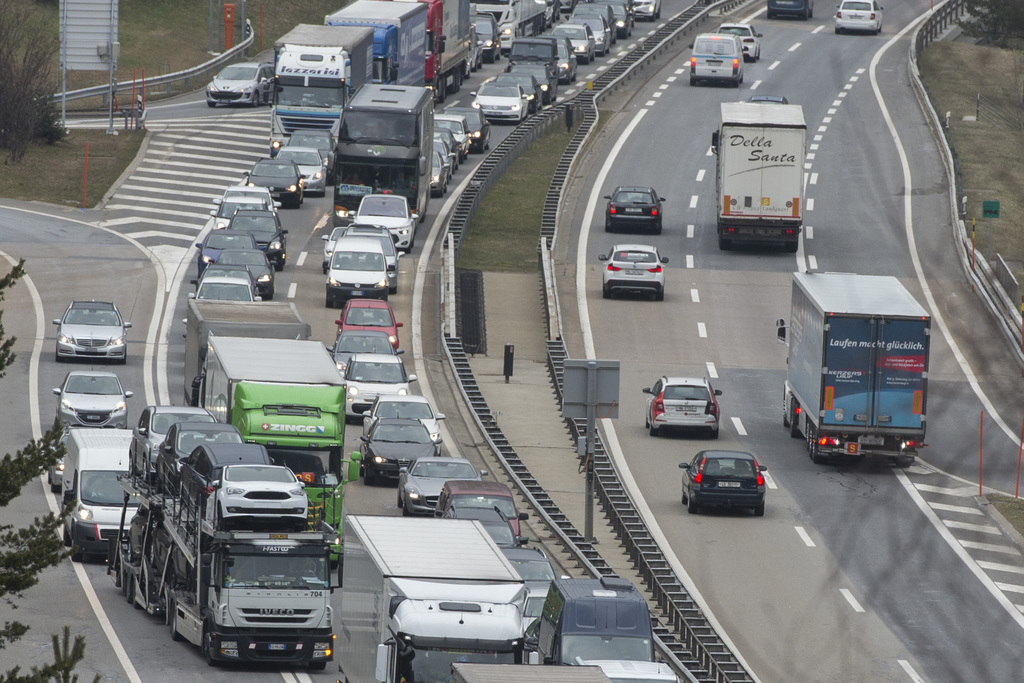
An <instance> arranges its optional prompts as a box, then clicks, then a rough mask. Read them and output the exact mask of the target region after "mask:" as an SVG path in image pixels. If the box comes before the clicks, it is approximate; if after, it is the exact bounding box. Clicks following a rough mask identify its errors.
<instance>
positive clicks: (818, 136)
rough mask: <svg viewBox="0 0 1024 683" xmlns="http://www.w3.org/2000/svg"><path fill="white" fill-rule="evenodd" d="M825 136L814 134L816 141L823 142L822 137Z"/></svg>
mask: <svg viewBox="0 0 1024 683" xmlns="http://www.w3.org/2000/svg"><path fill="white" fill-rule="evenodd" d="M823 137H825V136H823V135H815V136H814V141H815V142H821V139H822V138H823Z"/></svg>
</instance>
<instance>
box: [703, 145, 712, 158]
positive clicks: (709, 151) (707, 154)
mask: <svg viewBox="0 0 1024 683" xmlns="http://www.w3.org/2000/svg"><path fill="white" fill-rule="evenodd" d="M714 154H715V151H714V150H713V149H711V148H710V147H708V151H707V153H706V154H705V155H704V156H706V157H710V156H714Z"/></svg>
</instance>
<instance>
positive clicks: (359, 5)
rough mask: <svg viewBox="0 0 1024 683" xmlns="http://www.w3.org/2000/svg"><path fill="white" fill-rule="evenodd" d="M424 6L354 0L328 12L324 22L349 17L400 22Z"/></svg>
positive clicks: (388, 22) (378, 0) (407, 3)
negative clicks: (332, 11)
mask: <svg viewBox="0 0 1024 683" xmlns="http://www.w3.org/2000/svg"><path fill="white" fill-rule="evenodd" d="M425 11H426V9H425V6H424V5H421V4H419V3H415V2H394V3H391V2H389V3H381V2H380V0H356V1H355V2H353V3H352V4H350V5H346V6H345V7H343V8H342V9H340V10H338V11H337V12H334V13H333V14H328V15H327V16H326V17H325V18H324V23H326V24H328V25H329V24H330V23H331V21H332V20H335V21H344V20H346V19H348V18H350V17H353V18H356V19H360V20H362V19H364V18H367V19H380V23H384V24H390V23H392V22H396V21H397V22H398V23H399V24H400V23H401V20H402V19H405V18H406V17H409V16H413V15H416V14H418V13H420V12H425Z"/></svg>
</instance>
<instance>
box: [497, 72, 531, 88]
mask: <svg viewBox="0 0 1024 683" xmlns="http://www.w3.org/2000/svg"><path fill="white" fill-rule="evenodd" d="M498 78H500V79H501V80H500V81H499V83H500V82H502V81H504V82H512V83H518V84H519V85H521V86H523V89H524V90H527V91H528V92H533V91H535V90H536V89H537V79H535V78H534V77H533V76H532V75H531V74H527V73H523V72H522V71H520V72H519V73H505V74H501V75H500V76H498Z"/></svg>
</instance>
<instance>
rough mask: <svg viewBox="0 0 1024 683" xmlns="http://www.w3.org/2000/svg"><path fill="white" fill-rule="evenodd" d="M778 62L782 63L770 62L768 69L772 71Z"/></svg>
mask: <svg viewBox="0 0 1024 683" xmlns="http://www.w3.org/2000/svg"><path fill="white" fill-rule="evenodd" d="M779 64H782V62H772V65H771V66H769V67H768V70H769V71H774V70H775V67H777V66H778V65H779Z"/></svg>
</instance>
